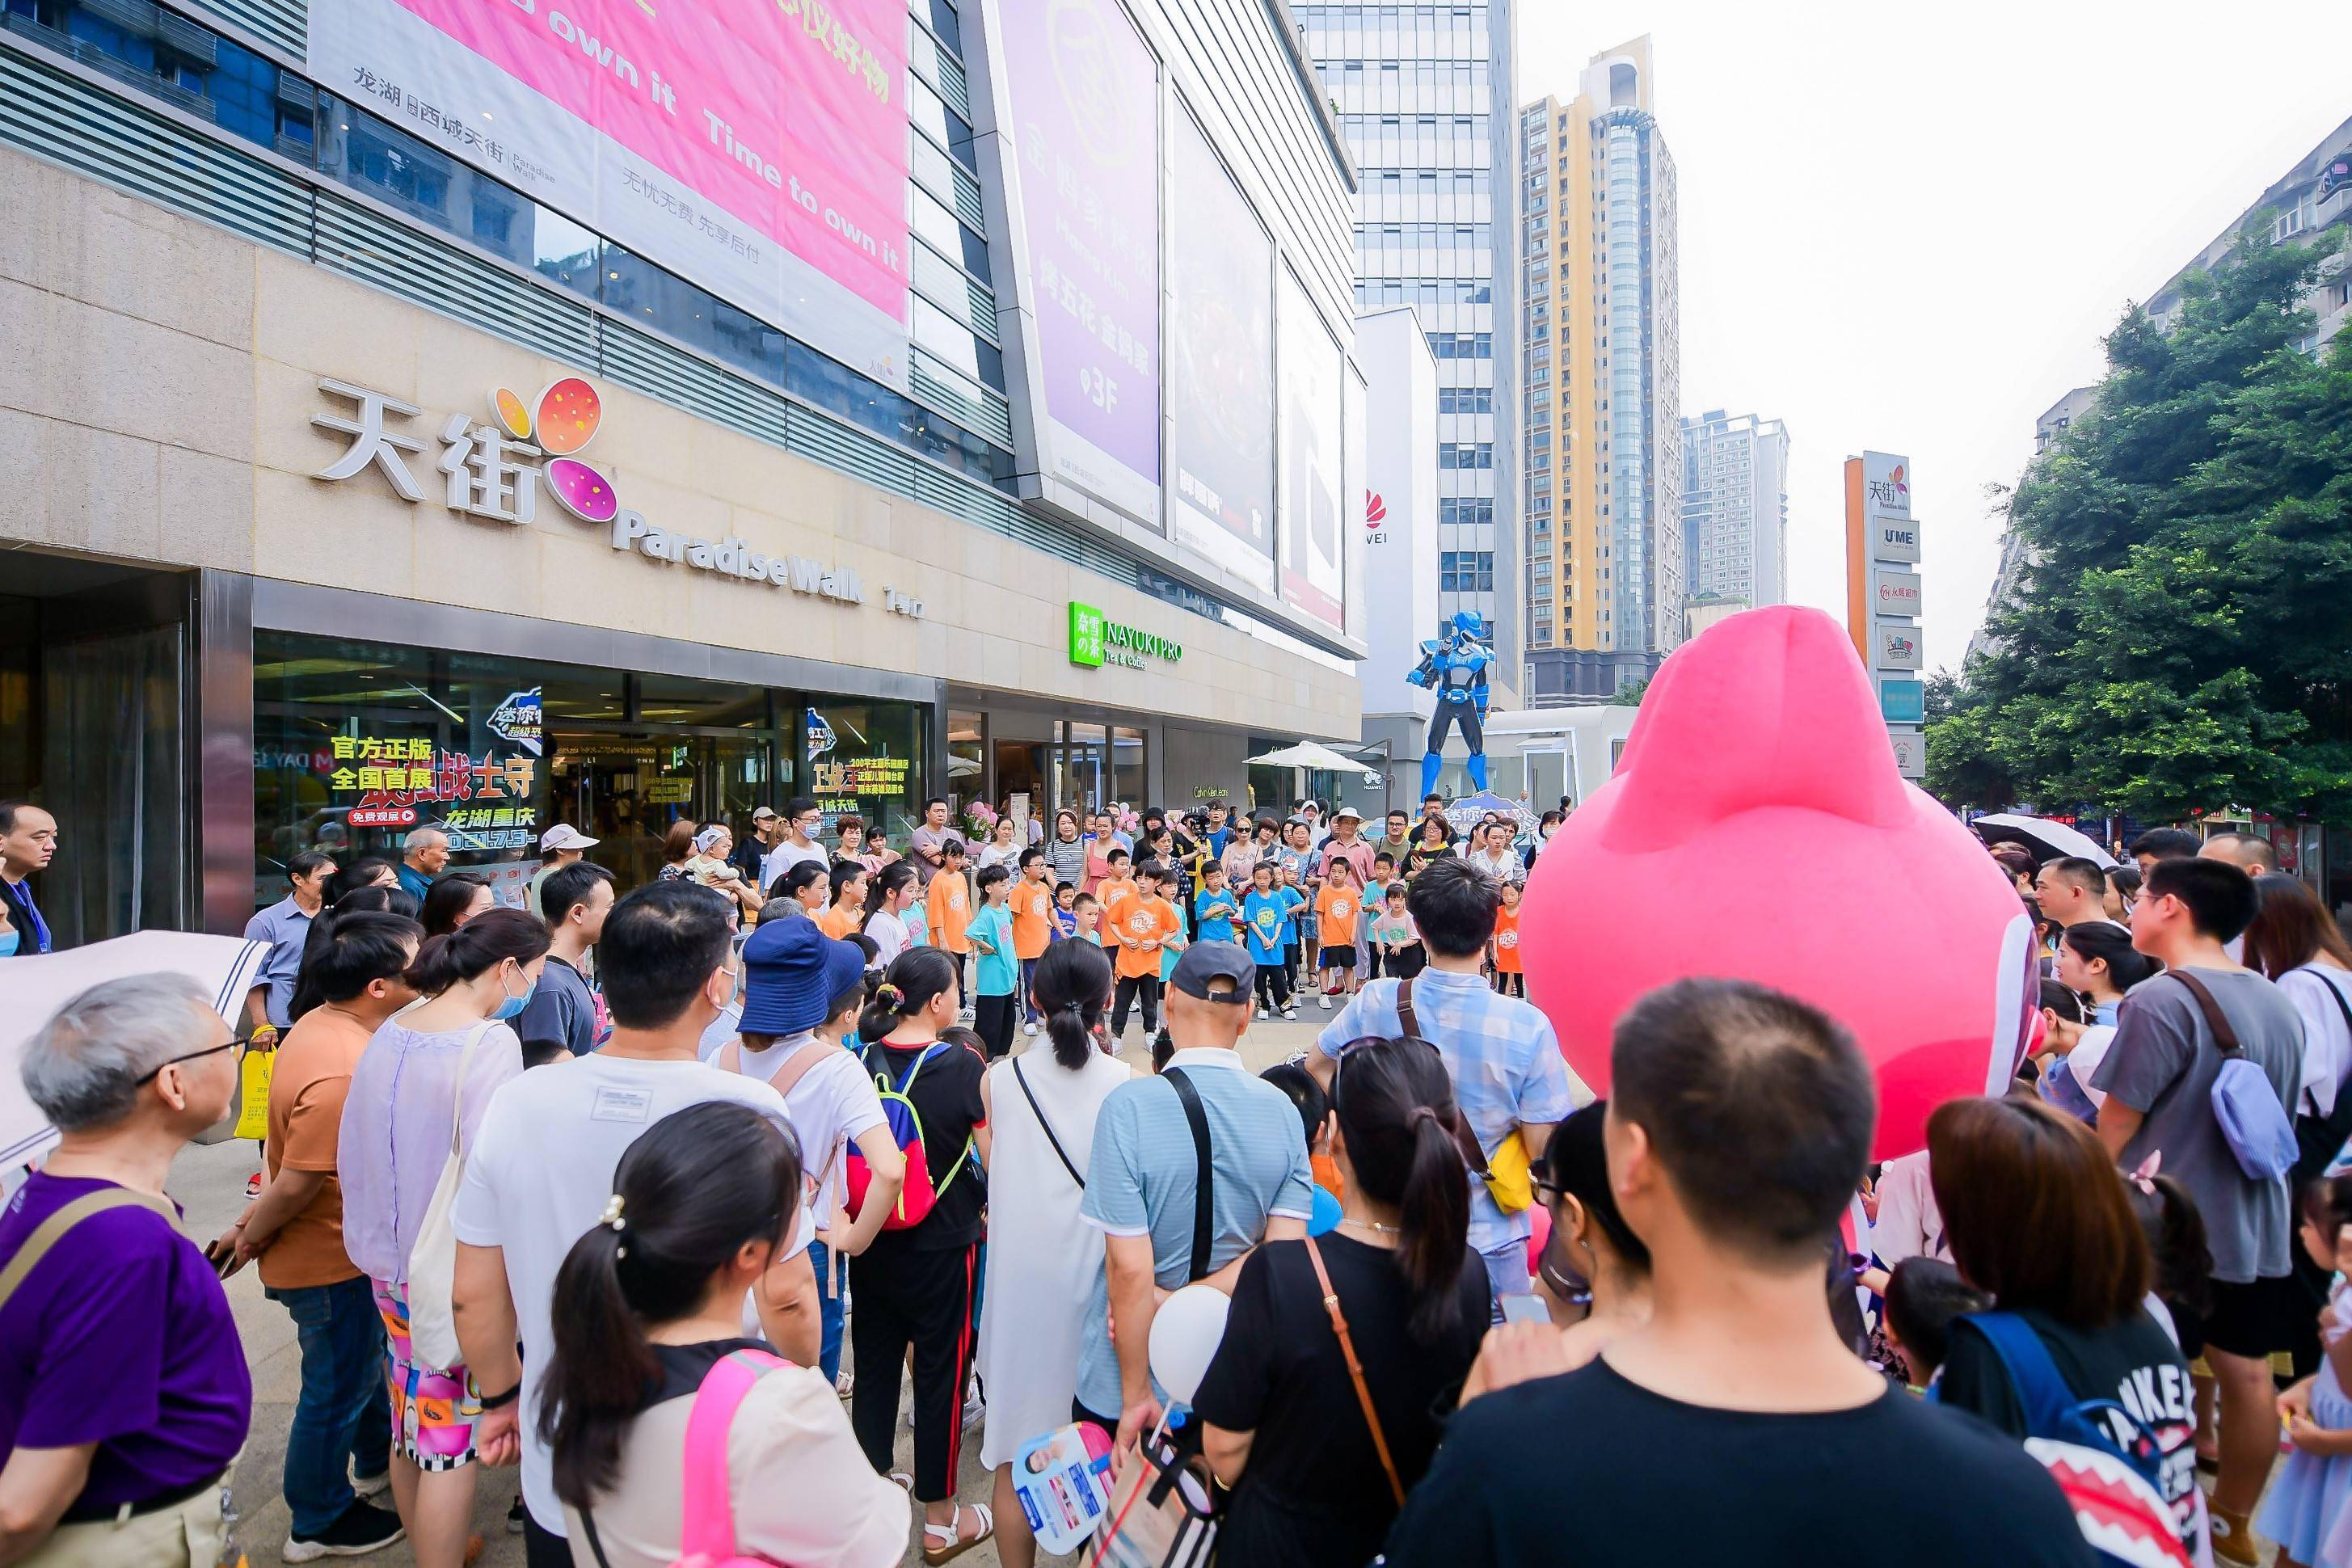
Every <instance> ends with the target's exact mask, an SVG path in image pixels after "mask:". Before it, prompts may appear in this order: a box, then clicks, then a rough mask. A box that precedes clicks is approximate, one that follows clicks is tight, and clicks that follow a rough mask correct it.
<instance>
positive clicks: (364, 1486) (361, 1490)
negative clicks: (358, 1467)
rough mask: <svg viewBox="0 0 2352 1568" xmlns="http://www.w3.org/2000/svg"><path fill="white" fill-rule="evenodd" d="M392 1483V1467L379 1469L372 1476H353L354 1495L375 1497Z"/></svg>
mask: <svg viewBox="0 0 2352 1568" xmlns="http://www.w3.org/2000/svg"><path fill="white" fill-rule="evenodd" d="M390 1485H392V1471H391V1470H390V1469H383V1470H378V1471H377V1472H376V1473H375V1474H374V1475H372V1476H353V1477H352V1496H353V1497H373V1496H375V1495H376V1494H377V1493H378V1492H381V1491H383V1489H384V1488H386V1487H388V1486H390Z"/></svg>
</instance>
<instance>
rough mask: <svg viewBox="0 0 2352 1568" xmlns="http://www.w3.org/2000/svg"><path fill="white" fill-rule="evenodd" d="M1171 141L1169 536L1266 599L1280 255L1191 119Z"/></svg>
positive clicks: (1179, 123)
mask: <svg viewBox="0 0 2352 1568" xmlns="http://www.w3.org/2000/svg"><path fill="white" fill-rule="evenodd" d="M1169 139H1170V146H1169V153H1170V159H1169V183H1170V190H1169V202H1168V206H1169V213H1170V229H1171V232H1170V234H1169V238H1168V270H1169V274H1170V277H1169V283H1170V290H1169V291H1170V294H1171V300H1170V305H1169V309H1170V310H1171V318H1170V321H1169V331H1168V363H1169V372H1170V374H1169V378H1168V416H1169V417H1168V423H1169V433H1168V464H1169V467H1170V468H1173V469H1174V470H1175V479H1176V482H1175V485H1174V494H1172V495H1171V497H1170V498H1169V517H1168V521H1169V530H1168V531H1169V537H1170V538H1171V539H1173V540H1175V542H1177V543H1178V544H1180V545H1181V546H1182V547H1183V548H1185V549H1187V550H1190V551H1192V552H1193V553H1195V554H1197V555H1201V556H1204V557H1206V558H1207V559H1209V560H1211V561H1213V562H1215V563H1217V564H1218V565H1220V566H1222V567H1223V568H1224V569H1225V570H1226V571H1227V572H1230V573H1232V574H1234V576H1236V577H1239V578H1241V579H1242V580H1243V581H1244V582H1246V583H1248V584H1250V585H1251V586H1252V587H1254V588H1255V589H1256V590H1257V591H1258V592H1260V593H1262V594H1271V593H1273V592H1274V300H1273V294H1272V289H1273V279H1274V247H1273V245H1272V243H1271V242H1270V241H1268V240H1267V238H1266V237H1265V230H1263V229H1262V228H1260V227H1259V226H1258V221H1257V218H1256V217H1255V215H1253V214H1252V213H1251V211H1250V208H1249V203H1248V202H1247V201H1245V200H1244V199H1243V197H1242V194H1241V192H1240V191H1239V190H1238V189H1236V188H1235V187H1234V182H1233V178H1232V176H1231V175H1229V174H1226V173H1225V168H1224V165H1223V163H1219V162H1218V161H1217V155H1216V153H1214V152H1213V151H1211V149H1210V146H1209V139H1208V138H1207V137H1206V136H1203V135H1202V133H1201V128H1200V127H1199V126H1198V125H1196V124H1194V123H1193V121H1192V116H1191V115H1190V114H1182V113H1180V114H1178V115H1177V116H1176V120H1175V123H1174V124H1172V125H1171V126H1170V127H1169Z"/></svg>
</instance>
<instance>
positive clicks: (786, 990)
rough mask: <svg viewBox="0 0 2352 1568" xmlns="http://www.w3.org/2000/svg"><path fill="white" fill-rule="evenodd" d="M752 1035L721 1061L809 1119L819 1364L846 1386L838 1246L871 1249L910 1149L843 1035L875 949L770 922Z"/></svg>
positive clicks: (747, 959)
mask: <svg viewBox="0 0 2352 1568" xmlns="http://www.w3.org/2000/svg"><path fill="white" fill-rule="evenodd" d="M742 962H743V1022H742V1025H741V1030H742V1037H741V1038H740V1040H737V1041H734V1042H731V1043H730V1044H728V1045H725V1046H722V1047H719V1055H718V1056H717V1057H716V1058H713V1065H715V1066H717V1067H719V1068H721V1069H723V1070H725V1071H728V1072H740V1073H743V1074H746V1075H748V1076H750V1077H752V1078H756V1079H763V1080H764V1081H766V1083H767V1084H768V1085H769V1087H771V1088H772V1089H774V1090H775V1091H776V1092H777V1093H778V1094H781V1095H782V1096H783V1097H784V1109H785V1110H786V1111H788V1112H789V1113H790V1114H791V1116H792V1119H793V1126H794V1127H796V1128H798V1129H800V1132H801V1138H802V1142H803V1147H802V1149H801V1159H802V1163H803V1164H804V1165H805V1166H806V1167H807V1170H808V1173H809V1176H810V1179H811V1180H812V1181H813V1182H814V1184H815V1186H816V1194H815V1197H814V1200H813V1201H814V1206H815V1213H816V1224H817V1239H816V1240H814V1241H813V1242H811V1243H810V1244H809V1263H810V1266H811V1267H812V1268H814V1271H815V1273H816V1282H817V1297H818V1302H819V1321H820V1322H821V1324H822V1325H823V1328H822V1333H823V1340H822V1351H821V1353H820V1355H819V1358H818V1363H817V1364H818V1365H819V1366H820V1367H822V1368H823V1369H824V1374H825V1376H826V1377H828V1378H831V1379H832V1380H833V1381H834V1384H835V1387H836V1388H840V1389H841V1391H842V1392H843V1393H844V1394H846V1393H847V1392H848V1390H847V1388H846V1387H845V1386H843V1384H842V1382H841V1378H842V1372H841V1329H842V1306H841V1284H842V1282H841V1280H840V1279H837V1278H835V1261H834V1260H835V1256H836V1255H840V1256H855V1255H856V1254H857V1253H860V1252H863V1251H865V1250H866V1244H867V1243H868V1242H871V1241H872V1240H873V1239H874V1237H875V1235H876V1233H877V1232H878V1231H880V1230H881V1228H882V1221H883V1218H884V1217H885V1216H886V1215H888V1214H889V1213H890V1211H891V1209H892V1208H893V1207H894V1206H895V1205H897V1204H898V1192H899V1189H900V1187H901V1186H902V1185H903V1184H904V1183H905V1181H906V1176H907V1159H906V1156H905V1155H904V1154H903V1153H901V1152H899V1149H898V1142H896V1141H895V1140H894V1139H893V1138H892V1137H891V1136H890V1125H889V1123H888V1122H887V1121H885V1120H884V1119H883V1115H882V1100H881V1097H880V1096H879V1095H877V1094H876V1093H875V1091H874V1080H873V1079H870V1078H868V1077H866V1068H865V1064H864V1063H862V1062H860V1061H859V1060H858V1058H857V1054H856V1052H855V1051H849V1050H844V1049H843V1048H842V1040H843V1038H844V1037H845V1036H846V1035H847V1034H848V1033H849V1032H850V1031H851V1030H853V1029H855V1028H856V1026H857V1010H858V1009H859V1008H860V1007H862V1006H864V1005H865V1004H866V955H865V954H864V953H863V952H859V951H858V949H857V947H856V944H854V943H851V942H840V941H836V940H835V939H834V938H832V937H829V936H827V935H825V934H824V931H823V930H822V929H821V928H820V927H819V926H818V925H817V923H816V922H815V921H777V922H773V923H771V924H767V925H762V926H761V927H760V928H759V929H758V930H757V931H753V932H752V933H751V940H749V941H748V942H744V944H743V959H742ZM851 1143H856V1145H857V1151H858V1152H859V1153H860V1154H862V1155H864V1156H865V1159H866V1166H867V1168H868V1169H869V1170H871V1171H872V1172H873V1173H874V1179H873V1181H872V1183H871V1184H869V1185H868V1186H867V1187H866V1199H865V1202H864V1203H862V1204H861V1205H858V1210H857V1213H856V1216H855V1217H854V1218H849V1217H845V1215H843V1212H842V1205H843V1203H844V1202H845V1193H846V1190H847V1189H846V1186H845V1184H844V1182H843V1180H842V1163H843V1161H844V1160H845V1157H846V1148H847V1145H849V1144H851Z"/></svg>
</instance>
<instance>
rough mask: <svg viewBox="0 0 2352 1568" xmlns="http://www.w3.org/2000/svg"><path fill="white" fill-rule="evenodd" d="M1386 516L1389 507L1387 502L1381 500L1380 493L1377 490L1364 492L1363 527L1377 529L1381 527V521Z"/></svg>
mask: <svg viewBox="0 0 2352 1568" xmlns="http://www.w3.org/2000/svg"><path fill="white" fill-rule="evenodd" d="M1388 514H1389V505H1388V502H1386V501H1384V500H1381V492H1380V491H1378V490H1366V491H1365V492H1364V526H1365V527H1366V528H1378V527H1380V525H1381V520H1382V519H1384V518H1386V517H1387V516H1388Z"/></svg>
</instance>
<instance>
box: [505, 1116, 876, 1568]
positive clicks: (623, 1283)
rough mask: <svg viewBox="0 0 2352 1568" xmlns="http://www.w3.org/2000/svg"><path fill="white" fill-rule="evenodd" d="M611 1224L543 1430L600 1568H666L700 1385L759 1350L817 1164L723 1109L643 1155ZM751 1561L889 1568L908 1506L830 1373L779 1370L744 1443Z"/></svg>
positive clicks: (656, 1127) (554, 1358)
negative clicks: (752, 1318) (860, 1434)
mask: <svg viewBox="0 0 2352 1568" xmlns="http://www.w3.org/2000/svg"><path fill="white" fill-rule="evenodd" d="M613 1185H614V1194H613V1197H612V1199H611V1201H610V1202H609V1203H607V1204H606V1205H605V1206H604V1218H603V1219H602V1221H601V1222H600V1223H598V1224H597V1225H595V1226H593V1227H591V1228H590V1229H589V1230H588V1231H587V1232H586V1233H584V1234H583V1236H582V1237H580V1239H579V1240H578V1241H575V1242H573V1243H572V1250H571V1252H570V1253H569V1254H568V1255H567V1256H566V1257H565V1258H564V1260H563V1266H562V1268H561V1269H560V1270H559V1271H558V1272H557V1274H556V1277H555V1309H554V1312H553V1314H552V1321H553V1323H554V1325H555V1342H554V1344H553V1346H552V1347H551V1349H552V1354H551V1356H550V1358H549V1362H548V1368H547V1381H546V1384H545V1385H544V1395H545V1396H544V1398H543V1400H542V1401H541V1406H540V1434H541V1437H542V1439H543V1440H544V1441H545V1442H546V1443H547V1445H548V1447H549V1449H550V1450H551V1454H552V1456H553V1459H554V1471H555V1492H556V1495H557V1496H558V1497H559V1498H561V1499H562V1501H563V1518H564V1524H565V1527H566V1533H567V1535H568V1537H569V1538H570V1540H571V1541H572V1542H574V1543H575V1548H577V1547H579V1546H584V1547H585V1548H586V1549H585V1550H575V1555H576V1556H577V1558H578V1560H579V1561H581V1562H588V1563H598V1564H601V1565H602V1568H666V1565H667V1564H669V1563H675V1562H677V1561H678V1560H679V1559H680V1558H681V1557H683V1556H684V1555H685V1547H684V1544H683V1542H682V1539H681V1538H682V1536H683V1533H684V1529H683V1526H684V1510H683V1506H682V1503H681V1499H682V1497H683V1494H684V1489H685V1484H686V1464H687V1458H686V1432H687V1423H688V1418H689V1417H690V1416H691V1415H692V1413H693V1410H694V1405H695V1399H694V1395H695V1394H696V1391H697V1390H698V1389H699V1388H700V1387H701V1385H702V1380H703V1379H704V1377H705V1376H706V1375H708V1374H709V1372H710V1370H711V1369H712V1368H713V1367H714V1366H716V1365H717V1364H718V1363H719V1362H720V1361H721V1360H722V1359H724V1358H725V1357H727V1356H729V1355H731V1354H733V1353H735V1352H763V1351H765V1350H766V1349H767V1347H766V1346H765V1345H763V1344H761V1342H758V1341H756V1340H747V1339H743V1338H740V1332H741V1322H742V1313H743V1296H744V1292H745V1291H747V1290H749V1289H751V1287H752V1286H753V1285H754V1284H755V1283H756V1282H757V1281H758V1280H759V1279H761V1276H762V1275H764V1274H765V1273H766V1272H767V1271H768V1268H769V1267H770V1265H771V1264H772V1263H773V1262H774V1261H775V1260H776V1258H778V1257H779V1256H781V1255H782V1252H783V1249H784V1248H785V1247H788V1246H789V1245H790V1244H791V1238H792V1231H793V1205H791V1204H790V1203H789V1202H788V1201H787V1199H788V1194H793V1193H797V1192H799V1191H800V1190H801V1161H800V1154H799V1152H798V1151H797V1150H796V1149H795V1148H794V1147H793V1141H792V1140H791V1139H789V1138H787V1137H785V1136H784V1135H783V1133H782V1131H779V1130H778V1129H777V1127H776V1125H775V1123H774V1122H773V1121H770V1120H769V1119H768V1118H767V1117H765V1116H762V1115H761V1114H760V1113H759V1112H758V1111H756V1110H751V1108H749V1107H748V1106H742V1105H733V1104H727V1103H723V1102H719V1101H707V1102H705V1103H703V1104H700V1105H694V1106H689V1107H688V1108H687V1109H686V1110H680V1111H677V1112H674V1113H673V1114H671V1115H668V1116H666V1117H664V1118H662V1119H661V1120H660V1121H656V1122H655V1123H654V1124H653V1125H652V1126H651V1127H649V1128H647V1129H646V1132H645V1135H644V1136H643V1137H641V1138H639V1139H638V1140H637V1141H636V1142H634V1143H632V1144H630V1145H629V1150H628V1152H627V1153H625V1154H624V1155H622V1156H621V1163H620V1166H619V1168H618V1170H616V1171H615V1172H614V1176H613ZM725 1440H726V1458H727V1490H728V1499H727V1501H728V1505H729V1508H730V1512H731V1514H732V1516H733V1524H734V1538H735V1550H736V1552H737V1554H738V1555H740V1556H743V1557H757V1558H762V1559H765V1560H766V1561H768V1562H770V1563H792V1564H793V1565H794V1568H814V1565H816V1564H838V1565H840V1568H885V1565H886V1564H892V1563H897V1562H898V1560H899V1559H900V1557H902V1556H903V1555H904V1554H905V1552H906V1550H907V1514H906V1506H907V1503H906V1499H905V1498H904V1497H902V1496H901V1495H900V1494H899V1492H898V1489H897V1488H895V1487H893V1486H891V1485H890V1484H889V1482H887V1481H886V1480H884V1479H882V1478H881V1477H880V1476H878V1475H877V1474H875V1473H874V1470H873V1468H872V1467H871V1466H869V1465H867V1464H866V1460H865V1457H864V1456H863V1455H862V1454H860V1453H859V1452H858V1449H857V1446H856V1440H855V1439H854V1438H853V1437H852V1436H850V1431H849V1421H848V1418H847V1417H846V1416H845V1415H843V1414H842V1410H841V1403H840V1401H839V1400H838V1399H837V1398H836V1397H835V1394H834V1391H833V1388H832V1385H831V1384H828V1383H827V1382H826V1381H825V1380H824V1375H823V1374H822V1373H817V1372H814V1371H811V1370H810V1369H808V1368H805V1367H798V1366H794V1365H793V1364H791V1363H788V1362H787V1363H780V1364H769V1363H766V1362H763V1363H761V1373H760V1376H759V1380H758V1381H757V1382H756V1383H754V1384H752V1385H751V1392H750V1393H749V1394H745V1395H744V1396H743V1400H742V1403H741V1404H740V1405H738V1406H737V1408H736V1410H735V1413H734V1415H733V1417H732V1419H731V1420H730V1422H729V1423H728V1426H727V1434H726V1439H725Z"/></svg>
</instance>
